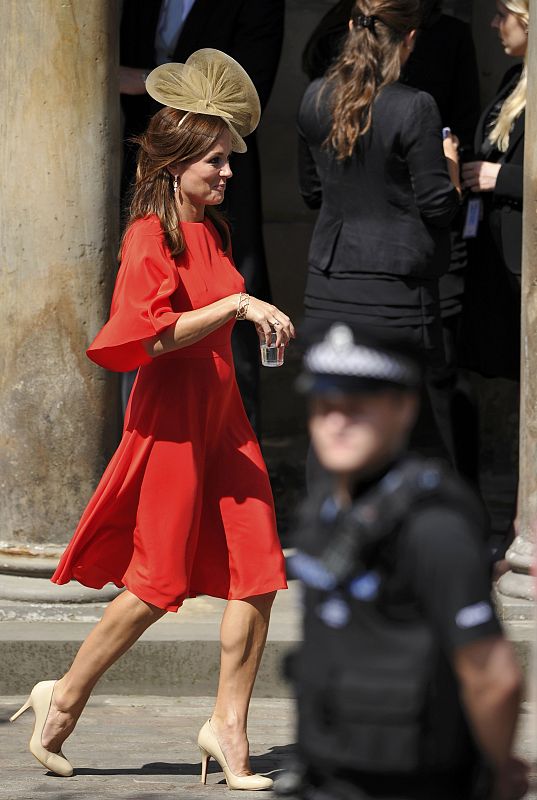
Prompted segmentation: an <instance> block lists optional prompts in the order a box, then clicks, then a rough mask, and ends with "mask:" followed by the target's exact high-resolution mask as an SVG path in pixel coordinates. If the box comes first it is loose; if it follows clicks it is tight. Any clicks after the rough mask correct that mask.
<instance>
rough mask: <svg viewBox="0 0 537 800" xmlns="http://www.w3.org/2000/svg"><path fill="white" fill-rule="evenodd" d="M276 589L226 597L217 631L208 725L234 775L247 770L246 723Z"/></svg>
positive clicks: (248, 765)
mask: <svg viewBox="0 0 537 800" xmlns="http://www.w3.org/2000/svg"><path fill="white" fill-rule="evenodd" d="M275 596H276V592H271V593H270V594H264V595H258V596H257V597H249V598H248V599H246V600H230V601H229V603H228V604H227V607H226V610H225V612H224V616H223V618H222V627H221V631H220V638H221V645H222V650H221V660H220V680H219V682H218V694H217V697H216V703H215V707H214V711H213V715H212V717H211V725H212V727H213V729H214V732H215V734H216V736H217V737H218V740H219V742H220V746H221V748H222V750H223V752H224V755H225V756H226V759H227V762H228V766H229V768H230V770H231V771H232V772H233V773H235V775H247V774H249V773H250V762H249V758H248V739H247V737H246V724H247V718H248V706H249V704H250V698H251V696H252V690H253V688H254V683H255V679H256V676H257V670H258V669H259V664H260V661H261V656H262V655H263V650H264V647H265V642H266V639H267V633H268V626H269V620H270V611H271V608H272V603H273V602H274V598H275Z"/></svg>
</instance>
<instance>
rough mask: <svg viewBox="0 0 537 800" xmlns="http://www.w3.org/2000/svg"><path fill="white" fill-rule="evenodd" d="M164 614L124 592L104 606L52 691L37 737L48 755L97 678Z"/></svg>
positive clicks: (73, 721)
mask: <svg viewBox="0 0 537 800" xmlns="http://www.w3.org/2000/svg"><path fill="white" fill-rule="evenodd" d="M165 613H166V612H165V611H164V610H163V609H162V608H157V607H156V606H152V605H150V604H149V603H145V602H144V601H143V600H140V599H139V598H138V597H136V596H135V595H133V594H132V593H131V592H129V591H128V590H125V591H124V592H122V593H121V594H120V595H118V596H117V597H116V598H115V599H114V600H112V602H111V603H110V604H109V605H108V606H107V608H106V611H105V612H104V614H103V617H102V619H101V620H100V622H98V623H97V625H96V626H95V628H93V630H92V631H91V633H90V634H89V636H88V637H87V639H86V640H85V641H84V642H83V644H82V645H81V647H80V650H79V651H78V653H77V654H76V656H75V659H74V661H73V663H72V665H71V667H70V669H69V671H68V672H67V673H66V674H65V675H64V676H63V678H60V680H59V681H58V682H57V683H56V685H55V687H54V695H53V698H52V703H51V706H50V711H49V714H48V718H47V723H46V725H45V727H44V730H43V735H42V737H41V739H42V744H43V747H46V749H47V750H50V751H51V752H52V753H57V752H58V751H59V750H60V747H61V745H62V743H63V742H64V741H65V739H66V738H67V737H68V736H69V734H70V733H71V732H72V731H73V729H74V727H75V725H76V723H77V720H78V718H79V717H80V715H81V713H82V711H83V710H84V706H85V705H86V703H87V702H88V698H89V696H90V694H91V691H92V689H93V687H94V686H95V684H96V683H97V681H98V680H99V678H100V677H101V675H103V674H104V673H105V672H106V670H107V669H108V667H110V666H112V664H113V663H114V662H115V661H117V659H118V658H119V657H120V656H122V655H123V653H126V652H127V650H128V649H129V648H130V647H131V646H132V645H133V644H134V643H135V642H136V641H137V639H139V637H140V636H141V635H142V633H143V632H144V631H145V630H146V629H147V628H149V626H150V625H152V624H153V622H156V621H157V620H158V619H160V618H161V617H162V616H163V615H164V614H165Z"/></svg>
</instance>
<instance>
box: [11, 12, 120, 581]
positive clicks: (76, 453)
mask: <svg viewBox="0 0 537 800" xmlns="http://www.w3.org/2000/svg"><path fill="white" fill-rule="evenodd" d="M0 29H1V30H2V33H3V36H2V48H1V51H0V75H2V102H1V103H0V143H1V144H0V175H2V191H1V192H0V220H1V227H0V296H1V298H2V315H1V317H0V329H1V337H2V346H1V348H0V408H1V409H2V411H1V414H0V487H1V490H0V571H10V570H12V571H14V572H15V573H18V574H21V573H25V572H34V573H38V574H42V575H47V574H50V572H51V570H52V567H53V566H54V564H55V560H56V557H57V555H58V553H59V552H60V551H61V550H62V549H63V546H64V545H65V543H66V542H68V541H69V539H70V537H71V534H72V532H73V530H74V527H75V525H76V523H77V521H78V518H79V516H80V513H81V512H82V510H83V508H84V506H85V503H86V501H87V500H88V498H89V497H90V495H91V492H92V491H93V489H94V487H95V485H96V483H97V481H98V479H99V477H100V474H101V472H102V469H103V466H104V464H105V462H106V458H107V456H108V455H109V453H108V452H107V451H109V448H110V446H112V445H114V444H115V435H116V429H117V420H118V413H117V402H116V396H117V391H116V380H115V378H114V377H113V376H111V375H109V374H106V373H105V371H104V370H102V369H99V368H98V367H96V366H95V365H93V364H92V363H91V362H90V361H89V360H88V359H87V358H86V356H85V353H84V351H85V348H86V347H87V345H88V343H89V342H90V341H91V339H92V338H93V337H94V335H95V334H96V333H97V331H98V329H99V328H100V326H101V325H102V324H103V322H104V320H105V319H106V315H107V312H108V306H109V300H110V289H111V286H112V283H113V280H114V276H115V271H116V251H117V246H118V228H119V222H118V208H119V201H118V187H119V164H120V158H119V144H120V137H119V95H118V69H117V67H118V4H117V2H115V0H91V2H87V0H3V1H2V3H0ZM1 583H2V578H1V577H0V584H1Z"/></svg>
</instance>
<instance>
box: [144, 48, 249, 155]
mask: <svg viewBox="0 0 537 800" xmlns="http://www.w3.org/2000/svg"><path fill="white" fill-rule="evenodd" d="M145 87H146V89H147V92H148V94H150V95H151V97H153V98H154V99H155V100H157V101H158V102H159V103H162V105H165V106H170V107H171V108H178V109H181V110H182V111H187V112H189V113H192V114H211V115H213V116H215V117H221V118H222V119H223V120H224V122H225V123H226V125H227V126H228V128H229V130H230V131H231V141H232V148H233V150H234V151H235V152H236V153H245V152H246V150H247V147H246V142H245V141H244V139H243V138H242V137H243V136H248V134H249V133H252V131H254V130H255V129H256V128H257V125H258V124H259V118H260V116H261V106H260V104H259V97H258V96H257V91H256V88H255V86H254V84H253V83H252V81H251V79H250V77H249V75H248V73H247V72H246V71H245V70H244V69H243V68H242V67H241V65H240V64H238V63H237V62H236V61H235V59H233V58H231V56H228V55H227V54H226V53H222V52H221V51H220V50H213V49H212V48H209V47H206V48H204V49H203V50H196V52H195V53H192V55H191V56H190V57H189V58H188V59H187V61H186V63H185V64H161V66H160V67H156V69H154V70H153V71H152V72H150V73H149V75H148V76H147V80H146V83H145ZM183 119H185V117H183Z"/></svg>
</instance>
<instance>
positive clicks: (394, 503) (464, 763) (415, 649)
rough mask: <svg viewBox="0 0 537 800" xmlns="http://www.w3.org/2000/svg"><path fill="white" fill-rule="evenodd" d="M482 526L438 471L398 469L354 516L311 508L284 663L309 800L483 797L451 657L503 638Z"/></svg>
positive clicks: (468, 497)
mask: <svg viewBox="0 0 537 800" xmlns="http://www.w3.org/2000/svg"><path fill="white" fill-rule="evenodd" d="M483 532H484V519H483V516H482V511H481V507H480V505H479V504H478V502H477V500H475V499H474V496H473V495H472V494H471V493H470V491H469V490H468V489H467V488H466V487H465V486H464V485H463V484H462V483H461V482H460V481H459V480H458V479H457V478H455V477H454V476H452V475H450V474H449V473H448V472H446V471H445V469H444V468H442V467H440V466H439V465H437V464H436V463H435V462H430V461H429V462H427V461H424V460H417V459H413V458H410V457H409V456H404V457H403V458H401V459H400V460H399V461H398V462H397V463H395V464H392V465H390V467H389V468H388V469H387V470H386V471H385V472H384V473H383V474H381V475H378V476H376V478H375V479H374V480H372V481H369V482H368V483H366V484H362V485H360V486H358V487H357V488H356V491H355V493H354V497H353V505H352V508H351V509H349V510H343V509H341V508H339V507H338V505H337V502H336V500H335V499H334V496H333V495H331V494H330V493H329V494H326V493H325V494H324V495H321V497H318V498H316V499H312V500H310V501H309V502H308V503H307V505H306V506H305V508H304V511H303V515H302V519H301V524H300V527H299V532H298V535H297V538H296V544H297V554H296V556H295V558H294V559H293V563H292V565H291V568H292V571H293V572H294V573H295V575H296V576H297V577H299V578H300V579H301V580H302V582H303V585H304V641H303V644H302V646H301V648H300V650H299V651H298V653H297V654H296V655H295V656H294V657H293V658H292V660H291V662H290V665H291V666H290V672H291V677H292V680H293V682H294V684H295V689H296V693H297V699H298V749H299V756H300V759H301V761H302V763H303V765H304V767H305V770H306V779H305V781H304V785H303V787H302V789H300V790H299V796H300V797H302V798H307V799H308V800H336V798H337V800H351V798H352V800H355V799H360V798H364V800H365V798H384V799H385V800H388V798H389V800H410V798H411V799H412V800H418V798H419V799H420V800H421V799H423V800H466V798H478V797H483V798H485V797H488V796H489V794H488V788H487V786H486V784H487V780H488V774H487V770H486V768H485V765H484V762H483V759H482V758H481V756H480V754H479V752H478V750H477V747H476V745H475V742H474V741H473V739H472V736H471V733H470V731H469V728H468V725H467V723H466V720H465V718H464V712H463V709H462V705H461V701H460V698H459V694H458V688H457V682H456V678H455V675H454V672H453V669H452V666H451V662H452V656H453V653H454V651H455V650H456V649H457V648H459V647H462V646H464V645H468V644H470V643H472V642H476V641H478V640H480V639H483V638H485V637H488V636H491V635H492V636H493V635H498V634H499V633H500V632H501V629H500V626H499V623H498V621H497V618H496V615H495V613H494V610H493V608H492V606H491V602H490V583H489V579H488V574H487V567H486V562H487V559H486V554H485V552H484V547H483Z"/></svg>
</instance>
